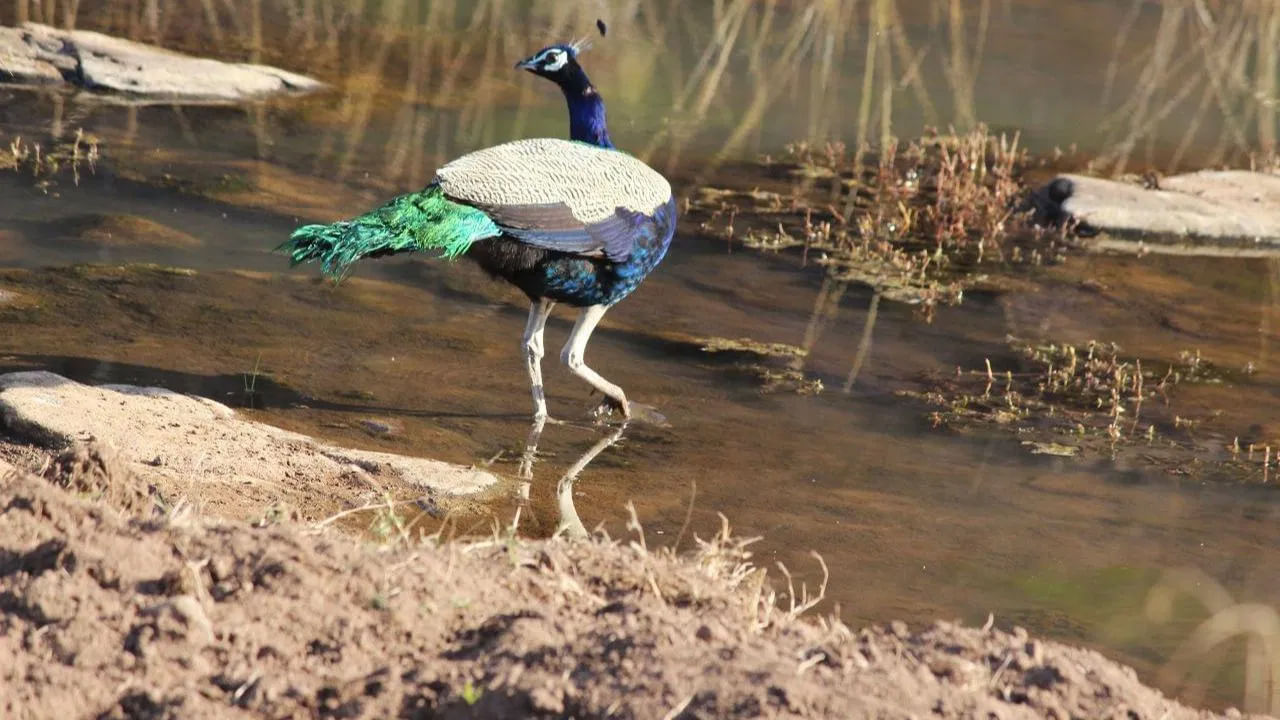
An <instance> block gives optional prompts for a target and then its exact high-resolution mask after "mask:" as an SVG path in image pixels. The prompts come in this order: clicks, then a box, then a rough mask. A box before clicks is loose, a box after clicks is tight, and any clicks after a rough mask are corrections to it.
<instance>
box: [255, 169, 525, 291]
mask: <svg viewBox="0 0 1280 720" xmlns="http://www.w3.org/2000/svg"><path fill="white" fill-rule="evenodd" d="M500 234H501V231H500V230H499V229H498V226H497V225H495V224H494V222H493V220H492V219H490V218H489V216H488V215H485V214H484V213H483V212H481V211H480V210H477V209H476V208H473V207H469V206H467V205H461V204H459V203H455V202H453V201H451V200H449V199H448V198H446V197H445V196H444V192H443V191H442V190H441V189H440V186H439V185H438V184H436V183H433V184H431V185H429V186H427V187H426V188H424V189H423V190H420V191H418V192H414V193H408V194H405V195H401V196H399V197H397V198H395V199H393V200H391V201H390V202H388V203H387V204H386V205H383V206H382V207H380V208H378V209H377V210H373V211H372V212H368V213H365V214H364V215H361V216H359V217H357V218H353V219H351V220H342V221H340V222H336V223H333V224H331V225H306V226H303V227H300V228H298V229H297V230H295V231H293V234H292V235H290V236H289V239H288V240H287V241H285V242H284V243H281V245H280V246H279V247H277V248H276V251H277V252H279V251H284V252H287V253H288V254H289V264H290V265H291V266H292V265H297V264H299V263H304V262H312V261H319V262H320V264H321V267H322V268H323V269H324V272H325V274H326V275H331V276H335V277H341V276H342V275H343V273H344V272H345V271H346V269H347V267H348V266H350V265H351V264H352V263H354V262H355V261H357V260H359V259H361V258H366V257H380V256H382V255H391V254H394V253H404V252H418V251H420V250H440V251H442V254H443V255H444V257H446V258H449V259H451V260H452V259H454V258H456V257H458V256H459V255H462V254H463V253H465V252H466V251H467V249H468V248H470V247H471V244H472V243H473V242H475V241H477V240H481V239H484V238H487V237H496V236H498V235H500Z"/></svg>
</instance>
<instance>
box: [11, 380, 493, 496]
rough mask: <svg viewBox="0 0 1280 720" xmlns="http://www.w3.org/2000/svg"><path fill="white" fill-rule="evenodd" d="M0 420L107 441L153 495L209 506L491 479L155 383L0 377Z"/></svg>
mask: <svg viewBox="0 0 1280 720" xmlns="http://www.w3.org/2000/svg"><path fill="white" fill-rule="evenodd" d="M0 422H2V423H3V427H5V428H7V430H8V431H9V432H10V433H12V434H14V435H16V436H20V437H23V438H25V439H28V440H32V441H34V442H37V443H40V444H44V445H47V446H65V445H69V444H71V443H74V442H77V441H88V440H94V441H96V442H98V443H103V444H106V445H108V446H110V447H113V448H115V449H116V450H117V451H118V452H119V455H120V457H121V460H122V461H124V462H125V463H127V465H128V469H129V470H130V471H132V472H134V473H136V474H137V475H138V476H139V477H141V478H143V479H144V480H146V481H147V482H151V483H154V484H156V486H157V487H159V488H160V489H161V492H162V493H165V494H174V493H176V494H181V495H184V496H191V497H194V498H197V499H198V500H199V501H200V502H201V503H205V504H208V505H213V506H218V505H234V506H236V507H243V506H244V502H243V500H244V498H245V496H246V495H249V494H256V495H260V496H261V498H260V500H261V503H262V504H263V505H266V504H268V503H275V502H278V501H280V500H281V499H287V498H288V497H289V496H290V495H297V494H299V492H300V491H301V490H303V489H305V488H306V487H307V486H319V487H323V488H328V489H330V490H327V492H328V493H330V494H331V495H332V496H333V497H334V498H335V499H337V500H342V499H344V498H343V497H342V495H343V491H344V490H345V491H347V494H348V497H346V498H345V499H346V500H348V501H358V499H359V492H360V491H367V490H368V489H370V488H375V487H376V488H383V489H386V488H390V487H395V486H400V487H401V488H405V489H408V490H412V491H421V492H425V493H428V494H433V493H438V494H443V495H466V494H471V493H475V492H477V491H479V490H482V489H484V488H486V487H488V486H490V485H492V484H493V483H494V482H495V481H496V478H495V477H494V476H493V475H492V474H490V473H487V472H484V471H480V470H474V469H470V468H466V467H461V466H458V465H451V464H449V463H445V462H440V461H437V460H429V459H426V458H417V457H407V456H403V455H393V454H390V453H381V452H368V451H363V450H353V449H350V448H343V447H337V446H334V445H327V444H325V443H322V442H320V441H318V440H315V439H313V438H310V437H307V436H306V435H301V434H299V433H294V432H289V431H286V430H282V429H280V428H277V427H273V426H270V425H266V424H263V423H259V422H253V421H250V420H245V419H242V418H241V417H240V416H239V415H238V414H237V413H236V412H235V411H234V410H232V409H231V408H229V407H227V406H226V405H222V404H221V403H217V402H214V401H212V400H208V399H205V398H201V397H195V396H191V395H183V394H181V393H176V392H173V391H170V390H165V389H162V388H155V387H138V386H133V385H103V386H90V385H83V384H81V383H78V382H75V381H73V380H69V379H67V378H65V377H62V376H60V375H56V374H54V373H50V372H43V371H35V372H15V373H9V374H6V375H0ZM353 488H354V489H356V490H357V491H356V492H355V493H352V492H351V490H352V489H353ZM230 514H231V515H235V514H236V513H235V512H232V513H230Z"/></svg>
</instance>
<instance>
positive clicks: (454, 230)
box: [277, 44, 677, 425]
mask: <svg viewBox="0 0 1280 720" xmlns="http://www.w3.org/2000/svg"><path fill="white" fill-rule="evenodd" d="M582 49H583V48H582V46H581V45H579V44H560V45H552V46H550V47H547V48H544V49H542V50H540V51H538V52H537V53H535V54H534V55H532V56H530V57H529V58H527V59H525V60H522V61H521V62H519V63H517V64H516V67H517V68H520V69H524V70H528V71H529V72H532V73H533V74H535V75H539V76H541V77H544V78H547V79H548V80H551V81H552V82H554V83H556V84H557V85H559V86H560V89H561V90H562V91H563V92H564V95H565V98H566V100H567V102H568V107H569V133H570V140H560V139H551V138H536V139H526V140H515V141H512V142H507V143H503V144H500V145H495V146H493V147H488V148H485V149H482V150H477V151H475V152H472V153H469V154H467V155H463V156H462V157H460V158H457V159H456V160H453V161H452V162H449V163H448V164H446V165H444V166H443V167H441V168H440V169H439V170H437V172H436V176H435V178H434V179H433V180H432V181H431V183H430V184H428V185H427V186H426V187H425V188H423V189H422V190H419V191H417V192H411V193H407V194H405V195H401V196H399V197H396V198H394V199H392V200H391V201H389V202H387V203H386V204H385V205H383V206H381V207H379V208H377V209H375V210H373V211H371V212H368V213H366V214H364V215H361V216H359V217H356V218H353V219H350V220H343V221H339V222H336V223H332V224H329V225H306V226H304V227H300V228H298V229H297V230H295V231H294V232H293V234H292V235H291V236H290V237H289V240H287V241H286V242H284V243H283V244H281V245H280V246H279V247H278V248H277V250H281V251H284V252H286V253H288V255H289V258H290V266H294V265H298V264H299V263H304V262H312V261H314V262H319V263H320V265H321V268H322V270H323V272H324V273H325V274H326V275H330V276H333V277H339V278H340V277H342V276H344V275H345V274H346V272H347V271H348V268H349V267H350V266H351V265H352V264H353V263H355V262H356V261H357V260H360V259H362V258H374V257H381V256H384V255H393V254H398V253H407V252H419V251H424V250H437V251H439V252H440V253H441V254H442V255H443V257H445V258H448V259H451V260H452V259H456V258H459V257H465V258H469V259H471V260H474V261H475V262H476V263H478V264H479V265H480V267H481V268H483V269H484V270H485V271H487V272H488V273H489V274H490V275H492V276H493V277H495V278H501V279H504V280H506V281H508V282H510V283H511V284H513V285H515V286H516V287H517V288H519V289H520V290H521V291H523V292H524V294H525V295H526V296H528V298H529V303H530V305H529V318H528V322H527V323H526V325H525V330H524V336H523V340H522V348H523V354H524V358H525V364H526V367H527V370H528V374H529V383H530V386H531V389H532V395H533V415H534V420H535V421H536V422H537V423H539V425H540V424H541V423H542V422H544V421H546V420H547V419H548V415H547V403H546V396H545V393H544V392H543V384H542V357H543V353H544V350H543V330H544V328H545V327H546V323H547V318H548V317H549V316H550V315H551V311H552V308H554V307H555V304H556V303H564V304H566V305H570V306H573V307H577V308H581V311H580V313H579V315H578V318H577V321H576V322H575V323H574V326H573V330H572V331H571V332H570V333H569V339H568V341H567V342H566V343H565V346H564V349H563V351H561V353H560V359H561V361H562V362H564V363H565V365H567V366H568V368H569V370H570V371H571V372H573V373H574V374H575V375H577V376H578V377H580V378H582V379H583V380H585V381H586V382H587V383H588V384H590V385H591V386H592V387H593V388H595V389H596V390H598V391H599V392H600V393H601V394H602V395H603V396H604V400H603V401H602V402H601V403H600V405H599V407H597V408H596V410H595V414H596V415H597V416H601V415H606V414H608V413H611V412H615V411H616V412H619V413H621V415H622V417H623V418H624V419H625V418H630V417H631V408H630V405H629V404H628V403H627V396H626V394H625V393H624V392H623V391H622V388H620V387H618V386H617V385H615V384H614V383H611V382H609V381H608V380H606V379H605V378H603V377H601V376H600V374H599V373H597V372H596V371H595V370H592V369H591V368H590V367H588V366H587V364H586V362H585V361H584V356H585V353H586V347H587V342H588V340H590V338H591V333H592V331H593V330H595V328H596V325H597V324H599V322H600V319H601V318H602V317H604V314H605V313H606V312H608V310H609V308H611V307H613V306H614V305H615V304H617V303H618V302H619V301H621V300H622V299H623V298H625V297H627V296H628V295H630V294H631V293H632V292H633V291H634V290H635V289H636V287H637V286H639V285H640V283H641V281H643V280H644V279H645V277H647V276H648V275H649V273H651V272H652V271H653V269H654V268H655V267H657V265H658V263H660V262H661V261H662V259H663V257H664V256H665V255H666V253H667V249H668V248H669V247H670V246H671V240H672V238H673V237H674V235H675V229H676V216H677V213H676V202H675V197H674V196H673V194H672V192H671V185H670V183H668V182H667V180H666V178H664V177H663V176H662V175H661V174H660V173H658V172H657V171H656V170H654V169H652V168H650V167H649V166H648V165H646V164H645V163H643V162H641V161H640V160H638V159H636V158H634V157H632V156H630V155H628V154H626V153H624V152H622V151H620V150H617V149H616V148H615V147H614V145H613V142H612V141H611V140H610V138H609V130H608V127H607V124H606V122H605V107H604V100H603V99H602V98H601V97H600V93H599V92H597V91H596V89H595V86H593V85H592V84H591V81H590V80H588V79H587V75H586V73H585V72H584V71H583V69H582V67H581V66H580V65H579V64H578V55H579V53H580V52H581V50H582Z"/></svg>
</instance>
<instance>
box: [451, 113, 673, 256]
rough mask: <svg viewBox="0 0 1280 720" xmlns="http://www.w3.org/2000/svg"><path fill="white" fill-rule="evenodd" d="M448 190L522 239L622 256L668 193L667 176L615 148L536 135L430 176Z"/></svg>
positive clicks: (644, 231) (557, 247)
mask: <svg viewBox="0 0 1280 720" xmlns="http://www.w3.org/2000/svg"><path fill="white" fill-rule="evenodd" d="M436 180H437V182H438V183H439V184H440V187H441V189H442V190H443V191H444V194H445V196H446V197H448V198H449V199H450V200H452V201H454V202H457V203H463V204H466V205H470V206H471V207H474V208H477V209H479V210H481V211H482V212H484V213H485V214H486V215H488V216H489V218H491V219H492V220H493V222H494V224H496V225H497V226H498V227H499V228H501V230H502V231H503V232H504V233H506V234H508V235H511V236H513V237H516V238H518V239H520V240H521V241H522V242H525V243H528V244H530V245H535V246H537V247H542V248H547V249H549V250H558V251H561V252H568V253H576V254H580V255H586V256H594V257H600V256H603V257H605V258H608V259H610V260H614V261H621V260H625V259H626V258H627V257H629V256H630V255H631V251H632V249H633V248H634V246H635V243H636V242H637V240H638V239H640V238H642V237H646V236H649V235H652V228H651V227H650V226H651V225H653V223H654V215H655V214H656V213H657V212H659V211H660V210H661V209H662V208H664V207H665V206H666V205H667V203H668V202H669V201H670V200H671V185H670V184H669V183H668V182H667V180H666V178H664V177H662V175H661V174H659V173H658V172H657V171H656V170H654V169H653V168H650V167H649V166H648V165H646V164H644V163H643V162H641V161H639V160H637V159H635V158H633V157H631V156H630V155H627V154H625V153H621V152H618V151H616V150H607V149H604V148H600V147H596V146H593V145H587V144H585V143H578V142H570V141H568V140H556V139H549V138H548V139H535V140H517V141H515V142H509V143H504V144H502V145H495V146H494V147H490V148H486V149H484V150H478V151H476V152H473V153H470V154H468V155H464V156H462V157H460V158H458V159H457V160H454V161H453V162H451V163H449V164H448V165H445V166H444V167H442V168H440V170H439V172H438V173H437V175H436Z"/></svg>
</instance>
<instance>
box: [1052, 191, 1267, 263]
mask: <svg viewBox="0 0 1280 720" xmlns="http://www.w3.org/2000/svg"><path fill="white" fill-rule="evenodd" d="M1032 202H1033V204H1034V205H1035V208H1036V210H1037V213H1038V215H1039V216H1040V219H1041V220H1042V221H1047V222H1052V223H1061V222H1064V221H1067V220H1075V221H1077V222H1078V223H1080V229H1082V230H1085V231H1086V232H1095V233H1096V232H1105V233H1108V234H1109V235H1112V236H1113V237H1100V238H1095V239H1094V240H1092V241H1091V242H1092V243H1093V244H1094V245H1096V246H1098V247H1101V248H1106V249H1111V248H1126V247H1127V248H1136V247H1138V245H1139V244H1138V243H1137V242H1136V241H1135V240H1136V239H1139V238H1140V239H1141V240H1143V241H1144V242H1143V243H1142V247H1143V248H1144V249H1145V250H1146V251H1149V252H1163V253H1177V254H1186V255H1231V256H1251V255H1256V256H1272V255H1278V256H1280V175H1272V174H1268V173H1260V172H1251V171H1247V170H1202V171H1199V172H1194V173H1188V174H1185V175H1175V176H1173V177H1168V178H1163V179H1161V180H1160V181H1159V186H1158V187H1151V188H1147V187H1143V186H1141V185H1136V184H1132V183H1127V182H1121V181H1118V180H1105V179H1102V178H1095V177H1088V176H1084V175H1061V176H1059V177H1057V178H1055V179H1054V180H1053V181H1052V182H1050V183H1049V184H1047V185H1045V186H1044V187H1042V188H1040V189H1039V190H1037V191H1036V192H1035V193H1034V195H1033V198H1032ZM1114 236H1119V237H1114Z"/></svg>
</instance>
